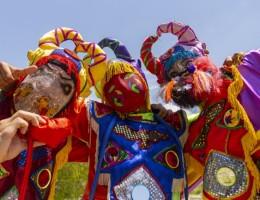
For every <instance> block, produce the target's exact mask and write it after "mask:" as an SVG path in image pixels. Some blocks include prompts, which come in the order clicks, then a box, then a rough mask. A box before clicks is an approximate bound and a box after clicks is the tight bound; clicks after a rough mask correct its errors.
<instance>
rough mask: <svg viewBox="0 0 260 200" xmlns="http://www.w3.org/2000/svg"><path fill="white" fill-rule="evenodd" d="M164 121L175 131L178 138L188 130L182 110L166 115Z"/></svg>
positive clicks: (184, 113)
mask: <svg viewBox="0 0 260 200" xmlns="http://www.w3.org/2000/svg"><path fill="white" fill-rule="evenodd" d="M164 120H165V121H166V122H167V123H168V124H169V125H171V126H172V127H173V128H174V129H176V130H177V134H178V136H181V135H182V134H184V133H185V132H187V130H188V119H187V115H186V112H185V111H184V110H179V111H177V112H174V113H173V114H170V115H168V116H167V117H166V118H164Z"/></svg>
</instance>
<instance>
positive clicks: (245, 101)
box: [238, 49, 260, 130]
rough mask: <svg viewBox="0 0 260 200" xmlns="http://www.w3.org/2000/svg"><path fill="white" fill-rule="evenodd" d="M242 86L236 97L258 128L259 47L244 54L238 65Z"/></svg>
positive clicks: (259, 122) (259, 107)
mask: <svg viewBox="0 0 260 200" xmlns="http://www.w3.org/2000/svg"><path fill="white" fill-rule="evenodd" d="M238 70H239V71H240V73H241V76H242V79H243V81H244V87H243V90H242V92H241V94H240V95H239V97H238V99H239V101H240V103H241V104H242V105H243V107H244V108H245V110H246V112H247V115H248V117H249V119H250V120H251V123H252V124H253V126H254V128H255V130H259V129H260V49H257V50H252V51H249V52H248V53H246V54H245V56H244V59H243V62H242V64H241V65H240V66H238Z"/></svg>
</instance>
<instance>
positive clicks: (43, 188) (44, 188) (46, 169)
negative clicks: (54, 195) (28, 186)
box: [31, 161, 53, 199]
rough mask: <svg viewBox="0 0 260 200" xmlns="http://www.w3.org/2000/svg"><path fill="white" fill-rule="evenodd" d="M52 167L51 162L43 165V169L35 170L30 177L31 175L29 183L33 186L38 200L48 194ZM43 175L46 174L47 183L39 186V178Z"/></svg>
mask: <svg viewBox="0 0 260 200" xmlns="http://www.w3.org/2000/svg"><path fill="white" fill-rule="evenodd" d="M52 167H53V161H51V162H49V163H48V164H46V165H44V166H43V167H41V168H39V169H38V170H36V171H35V172H34V173H33V174H32V175H31V182H32V184H33V186H34V187H35V189H36V191H37V193H38V195H39V197H40V199H44V198H45V195H46V193H47V192H48V188H49V185H50V183H51V179H52ZM43 173H47V177H48V179H47V182H46V183H44V185H41V184H40V178H41V177H40V176H41V175H42V174H43Z"/></svg>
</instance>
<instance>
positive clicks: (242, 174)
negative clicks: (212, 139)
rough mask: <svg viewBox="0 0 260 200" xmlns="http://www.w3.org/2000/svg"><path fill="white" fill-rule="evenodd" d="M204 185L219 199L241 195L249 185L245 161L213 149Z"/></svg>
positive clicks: (206, 189)
mask: <svg viewBox="0 0 260 200" xmlns="http://www.w3.org/2000/svg"><path fill="white" fill-rule="evenodd" d="M203 185H204V190H205V191H206V192H208V193H209V194H210V195H212V196H214V197H215V198H218V199H224V198H226V199H231V198H233V197H236V196H240V195H241V194H242V193H244V191H245V190H247V188H248V186H249V180H248V171H247V168H246V165H245V162H244V161H243V160H241V159H237V158H234V157H231V156H230V155H227V154H223V153H220V152H216V151H212V152H211V153H210V155H209V157H208V162H207V164H206V167H205V174H204V180H203Z"/></svg>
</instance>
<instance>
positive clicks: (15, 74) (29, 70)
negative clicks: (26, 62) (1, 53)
mask: <svg viewBox="0 0 260 200" xmlns="http://www.w3.org/2000/svg"><path fill="white" fill-rule="evenodd" d="M37 69H38V67H37V66H36V65H33V66H30V67H26V68H24V69H13V70H12V75H13V77H14V79H18V78H20V77H21V76H26V75H29V74H32V73H33V72H35V71H37Z"/></svg>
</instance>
